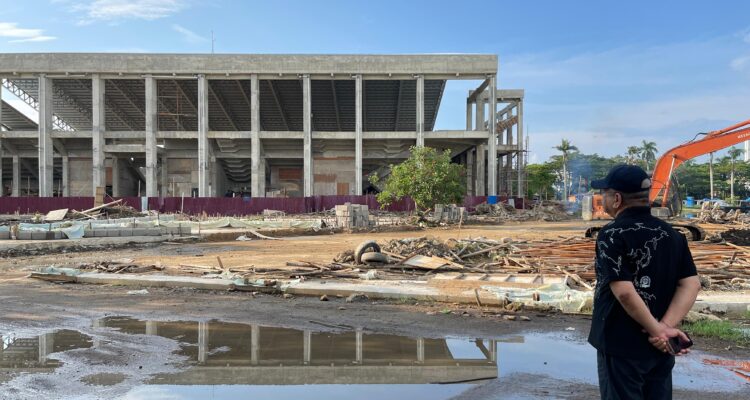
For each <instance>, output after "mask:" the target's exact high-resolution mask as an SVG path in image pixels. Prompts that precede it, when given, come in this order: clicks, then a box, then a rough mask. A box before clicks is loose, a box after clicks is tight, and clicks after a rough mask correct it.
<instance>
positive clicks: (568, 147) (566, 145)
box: [554, 139, 578, 201]
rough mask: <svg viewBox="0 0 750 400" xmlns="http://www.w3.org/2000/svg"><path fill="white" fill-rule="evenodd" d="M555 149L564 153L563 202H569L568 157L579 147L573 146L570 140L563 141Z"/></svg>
mask: <svg viewBox="0 0 750 400" xmlns="http://www.w3.org/2000/svg"><path fill="white" fill-rule="evenodd" d="M554 148H555V149H556V150H557V151H559V152H560V153H562V168H563V174H562V175H563V201H568V157H569V156H570V153H571V152H574V151H578V147H576V146H573V145H572V144H571V143H570V141H569V140H568V139H562V141H561V142H560V144H558V145H557V146H555V147H554Z"/></svg>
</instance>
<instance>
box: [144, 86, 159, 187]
mask: <svg viewBox="0 0 750 400" xmlns="http://www.w3.org/2000/svg"><path fill="white" fill-rule="evenodd" d="M145 81H146V148H145V149H144V150H145V152H146V168H145V170H146V176H145V178H146V196H147V197H156V196H157V195H158V191H157V185H158V180H157V178H156V168H157V162H158V161H157V153H156V152H157V150H156V131H158V130H159V119H158V114H157V113H158V107H157V104H158V103H157V101H158V98H157V93H156V79H155V78H154V77H153V76H147V77H146V78H145Z"/></svg>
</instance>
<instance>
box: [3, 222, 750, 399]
mask: <svg viewBox="0 0 750 400" xmlns="http://www.w3.org/2000/svg"><path fill="white" fill-rule="evenodd" d="M585 227H586V224H585V223H583V222H580V221H571V222H555V223H521V224H508V225H501V226H470V227H464V228H462V229H461V231H460V232H459V231H458V230H457V229H455V228H454V229H441V228H435V229H429V230H426V231H423V232H390V233H374V234H337V235H327V236H305V237H292V238H285V239H284V240H279V241H250V242H237V241H232V242H210V243H195V244H162V245H159V246H151V247H146V248H128V249H122V250H116V251H108V252H82V253H76V254H69V253H68V254H51V255H40V256H29V257H16V258H9V259H2V260H0V272H2V274H1V275H0V276H1V277H0V301H1V302H2V303H1V304H2V313H0V332H1V331H5V332H15V333H18V334H24V333H28V334H39V333H43V332H45V331H49V330H50V329H61V328H67V329H85V328H87V327H89V328H90V325H91V320H92V319H96V318H101V317H103V316H108V315H127V316H133V317H135V318H141V319H149V320H175V319H187V320H209V319H218V320H222V321H228V322H242V323H250V322H252V323H255V324H266V325H271V326H280V327H289V328H296V329H315V330H321V329H323V330H326V329H330V327H332V326H347V327H367V329H368V330H370V331H374V332H379V333H387V334H397V335H407V336H420V337H427V338H430V337H498V336H503V335H512V334H522V333H527V332H565V331H568V332H571V331H572V332H574V335H575V336H576V337H577V340H579V341H584V340H585V335H586V333H587V332H588V329H589V326H590V317H587V316H570V315H562V314H556V313H552V314H540V313H537V312H533V311H528V312H523V311H522V312H521V313H520V314H521V315H525V316H528V317H529V318H530V319H531V320H530V321H524V322H522V321H519V320H516V321H509V320H505V319H503V318H502V315H500V313H499V312H498V311H497V310H493V309H480V308H479V307H477V306H463V305H462V306H458V305H456V304H438V303H423V304H419V303H414V302H404V301H401V302H382V301H380V302H370V301H367V302H362V303H346V302H345V301H344V299H336V298H333V299H331V301H328V302H321V301H319V300H318V299H317V298H304V297H295V298H292V299H286V298H283V297H281V296H275V295H262V294H255V295H254V294H251V293H246V292H244V293H237V292H210V291H198V290H189V289H166V288H149V289H148V292H149V293H148V294H147V295H143V296H133V295H127V294H126V292H127V290H130V289H133V288H122V287H113V286H93V285H74V284H63V285H61V284H52V283H49V282H43V281H36V280H31V279H28V278H26V277H25V276H26V274H27V273H28V272H27V271H26V270H27V268H28V267H31V266H43V265H52V264H54V265H65V264H74V263H79V262H92V261H98V260H108V259H113V258H122V257H125V258H133V259H135V260H136V262H138V263H157V262H159V263H162V264H169V265H176V264H180V263H187V264H204V265H216V258H215V256H216V255H219V256H221V259H222V261H223V262H224V264H225V265H226V266H239V265H255V266H283V265H284V264H285V263H286V262H287V261H295V260H306V261H313V262H329V261H330V260H331V259H332V257H333V256H335V255H336V254H337V253H338V252H341V251H343V250H348V249H353V248H354V247H355V246H356V245H357V244H358V243H360V242H361V241H363V240H365V239H375V240H386V239H391V238H403V237H415V236H422V235H432V236H435V237H438V238H441V239H447V238H457V237H461V238H466V237H479V236H483V237H486V238H491V239H499V238H501V237H511V238H514V239H517V240H524V239H539V238H543V237H546V238H558V237H568V236H571V235H581V234H582V232H583V230H584V229H585ZM446 310H450V312H446ZM327 327H328V328H327ZM700 343H701V350H703V351H706V352H710V353H711V355H714V356H720V357H727V358H732V359H744V360H747V359H749V358H750V350H748V349H741V348H736V347H729V345H728V344H727V343H722V342H720V341H710V340H701V342H700ZM551 351H554V349H551ZM133 353H135V354H137V353H138V351H136V350H133ZM108 354H109V355H108V356H107V357H110V358H111V359H110V360H109V361H108V362H115V363H116V362H118V357H119V358H122V360H120V361H122V362H129V361H127V360H125V358H128V357H133V354H124V353H123V352H121V351H120V352H118V351H117V350H116V349H112V351H110V352H109V353H108ZM144 357H145V355H144ZM501 357H502V355H501ZM500 364H502V361H500ZM501 368H502V367H501ZM2 381H3V380H2V379H0V382H2ZM745 389H747V390H742V391H740V392H736V393H731V394H727V393H721V394H713V393H708V392H705V391H684V390H683V391H676V392H675V396H676V398H687V399H692V398H694V399H698V398H738V399H739V398H748V396H749V395H750V388H747V387H746V388H745ZM597 390H598V389H597V388H596V386H594V385H587V384H580V383H575V382H569V381H565V380H560V379H556V378H555V377H552V376H542V375H534V374H520V375H518V376H513V378H512V379H505V380H493V381H491V382H489V383H487V384H483V385H479V386H477V387H475V388H473V389H472V390H470V391H468V392H465V393H463V394H462V395H460V397H458V398H460V399H500V398H566V399H588V398H594V397H596V396H597V393H598V391H597ZM0 398H3V395H2V386H0ZM9 398H23V396H22V395H21V394H18V395H12V396H11V397H9Z"/></svg>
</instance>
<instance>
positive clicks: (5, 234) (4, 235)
mask: <svg viewBox="0 0 750 400" xmlns="http://www.w3.org/2000/svg"><path fill="white" fill-rule="evenodd" d="M9 239H10V231H7V232H0V240H9Z"/></svg>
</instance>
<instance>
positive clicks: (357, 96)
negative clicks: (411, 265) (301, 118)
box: [336, 75, 363, 195]
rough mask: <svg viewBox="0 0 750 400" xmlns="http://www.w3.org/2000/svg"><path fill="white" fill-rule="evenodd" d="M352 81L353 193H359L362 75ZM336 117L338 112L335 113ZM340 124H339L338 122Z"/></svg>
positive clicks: (360, 176)
mask: <svg viewBox="0 0 750 400" xmlns="http://www.w3.org/2000/svg"><path fill="white" fill-rule="evenodd" d="M355 79H356V80H355V82H354V108H355V112H354V114H355V116H354V130H355V138H354V194H355V195H361V194H362V190H363V183H362V138H363V135H362V122H363V121H362V75H357V77H356V78H355ZM336 118H337V119H338V113H337V114H336ZM339 126H340V124H339Z"/></svg>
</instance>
